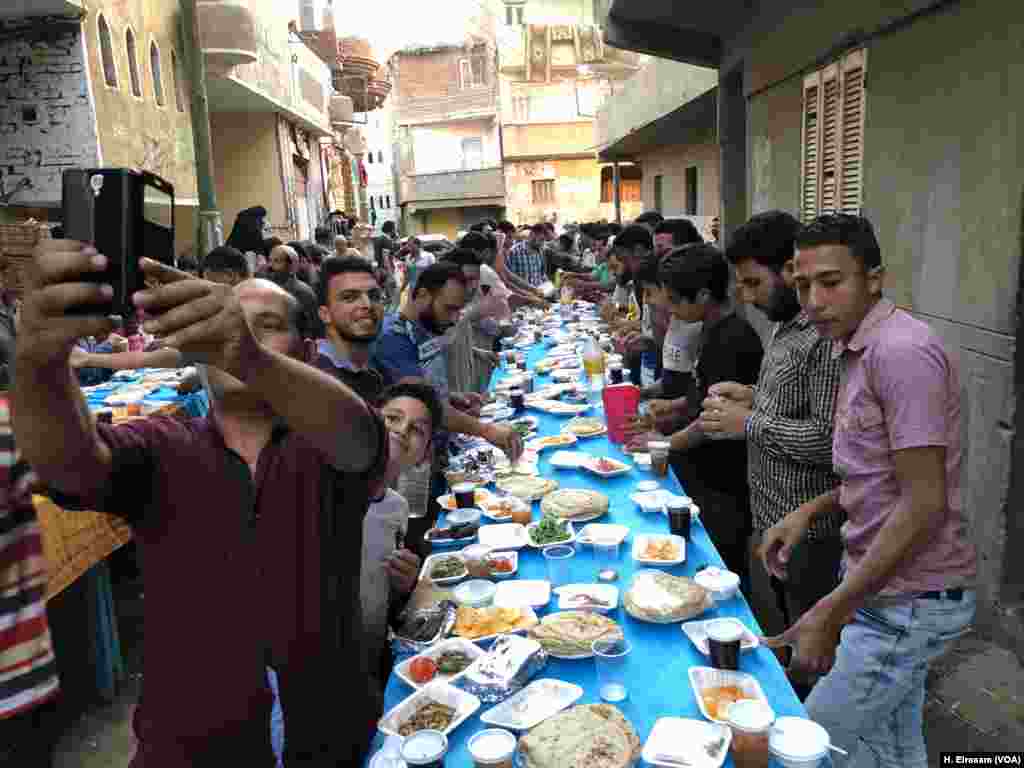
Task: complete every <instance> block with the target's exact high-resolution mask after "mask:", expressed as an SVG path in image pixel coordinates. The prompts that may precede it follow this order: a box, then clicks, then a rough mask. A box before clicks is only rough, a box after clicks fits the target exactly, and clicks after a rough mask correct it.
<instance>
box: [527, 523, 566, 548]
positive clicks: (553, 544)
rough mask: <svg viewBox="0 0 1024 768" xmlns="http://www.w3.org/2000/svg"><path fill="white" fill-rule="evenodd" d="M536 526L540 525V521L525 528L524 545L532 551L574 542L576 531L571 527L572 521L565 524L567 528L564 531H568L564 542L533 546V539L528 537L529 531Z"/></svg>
mask: <svg viewBox="0 0 1024 768" xmlns="http://www.w3.org/2000/svg"><path fill="white" fill-rule="evenodd" d="M538 525H540V521H539V520H535V521H534V522H532V523H530V524H529V525H528V526H526V542H527V544H526V545H527V546H528V547H532V548H533V549H547V548H548V547H557V546H561V545H563V544H572V543H573V542H574V541H576V529H575V528H574V527H573V524H572V521H568V523H567V526H568V527H567V529H566V530H568V531H569V538H568V539H565V540H564V541H552V542H550V543H548V544H534V543H533V538H532V537H531V536H530V531H532V530H533V529H534V528H536V527H537V526H538Z"/></svg>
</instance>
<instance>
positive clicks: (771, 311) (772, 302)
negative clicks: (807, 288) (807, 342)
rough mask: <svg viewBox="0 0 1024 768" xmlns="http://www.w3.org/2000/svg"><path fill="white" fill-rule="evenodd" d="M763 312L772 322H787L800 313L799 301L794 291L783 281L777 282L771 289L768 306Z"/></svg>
mask: <svg viewBox="0 0 1024 768" xmlns="http://www.w3.org/2000/svg"><path fill="white" fill-rule="evenodd" d="M764 313H765V314H766V315H768V319H769V320H771V321H772V322H773V323H787V322H789V321H790V320H792V319H793V318H794V317H796V316H797V315H798V314H800V301H799V300H798V299H797V297H796V291H795V290H793V289H792V288H790V287H789V286H787V285H786V284H785V283H779V284H778V285H777V286H775V289H774V290H773V291H772V295H771V298H770V299H769V303H768V306H767V307H765V309H764Z"/></svg>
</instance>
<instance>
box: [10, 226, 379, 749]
mask: <svg viewBox="0 0 1024 768" xmlns="http://www.w3.org/2000/svg"><path fill="white" fill-rule="evenodd" d="M105 263H106V260H105V258H104V257H103V256H101V255H100V254H97V253H96V251H95V249H93V248H91V247H86V246H83V245H82V244H80V243H77V242H74V241H68V240H53V241H48V242H47V243H46V244H45V245H43V246H41V247H40V249H39V251H38V252H37V254H36V258H35V269H34V270H33V277H32V283H33V284H32V285H31V286H30V290H29V291H28V299H27V300H26V305H25V313H24V318H23V324H22V334H21V335H20V337H19V339H18V346H17V352H16V361H17V365H16V381H15V387H14V390H15V392H16V396H15V403H14V405H15V408H14V427H15V433H16V435H17V438H18V441H19V444H20V445H21V447H22V450H23V453H24V456H25V458H26V459H27V460H28V461H29V462H30V463H31V464H32V466H33V467H34V468H35V469H36V471H37V472H38V474H39V476H40V478H41V479H42V481H43V482H44V483H46V484H47V485H48V486H49V487H50V488H51V489H53V491H54V492H55V494H56V498H58V499H60V502H61V503H62V504H63V505H65V506H68V505H74V506H77V507H79V508H89V509H97V510H102V511H106V512H110V513H113V514H117V515H120V516H122V517H124V518H126V519H127V520H129V521H130V522H131V524H132V526H133V531H134V534H135V537H136V540H137V541H138V542H139V545H140V547H141V549H142V551H143V553H144V573H143V577H144V580H145V582H144V583H145V589H146V606H145V610H146V615H145V646H144V649H143V655H144V659H145V668H144V678H145V688H144V691H143V693H142V696H141V699H140V702H139V706H138V708H137V710H136V713H135V721H134V728H135V733H136V737H137V738H138V742H139V745H138V751H137V754H136V756H135V758H134V759H133V762H132V765H133V766H134V768H141V767H142V766H145V768H154V767H156V768H186V766H188V767H189V768H206V766H210V768H213V766H217V768H220V766H224V765H245V766H267V767H268V768H269V766H272V765H273V764H274V756H273V753H272V751H271V748H270V728H269V722H270V708H271V701H272V699H271V694H270V691H269V689H268V688H267V683H266V667H267V665H268V664H269V665H270V666H272V667H273V668H274V669H275V670H276V671H277V673H278V677H279V681H280V694H281V702H282V708H283V710H284V716H285V728H286V731H287V733H288V744H287V748H286V750H287V751H286V753H285V765H288V766H297V765H316V766H321V765H323V766H326V765H331V766H333V765H352V764H356V763H357V762H358V761H361V760H362V758H363V754H364V752H365V751H366V748H367V746H368V744H369V740H370V738H371V736H372V733H373V723H374V721H375V718H376V715H377V713H378V712H379V711H380V705H379V702H378V701H376V699H375V696H374V693H373V692H372V691H371V690H370V686H369V679H368V676H367V674H366V664H365V653H364V651H363V648H362V619H361V613H360V603H359V569H360V562H361V553H362V526H363V517H364V515H365V514H366V510H367V506H368V499H369V497H370V495H371V490H372V492H374V493H375V492H376V491H377V489H376V488H373V489H371V484H372V481H371V478H373V477H377V476H380V475H382V474H383V470H384V467H385V466H386V464H387V446H388V440H387V439H386V437H385V434H386V433H385V430H384V426H383V423H382V422H381V421H380V419H379V417H378V416H377V415H376V414H375V413H374V412H373V411H372V410H371V409H370V408H369V406H367V405H366V404H365V402H364V401H363V400H362V398H360V397H359V396H358V395H357V394H355V393H354V392H352V390H350V389H349V388H348V387H346V386H345V385H344V384H342V383H341V382H339V381H337V380H336V379H334V378H332V377H330V376H328V375H326V374H323V373H321V372H320V371H318V370H316V369H315V368H313V367H312V366H309V365H306V364H305V362H304V361H306V360H308V359H309V358H310V355H311V353H312V345H311V343H310V342H309V341H308V339H307V333H306V329H305V328H304V318H305V313H304V312H303V311H302V307H301V306H300V305H299V304H298V303H297V302H296V300H295V299H294V298H293V297H291V296H290V295H289V294H288V293H287V292H286V291H284V289H282V288H280V287H278V286H276V285H274V284H273V283H270V282H268V281H264V280H248V281H245V282H243V283H241V284H240V285H238V286H237V287H235V288H232V287H230V286H224V285H218V284H214V283H211V282H207V281H204V280H197V279H193V278H188V276H187V275H184V274H183V273H180V272H177V271H176V270H173V269H170V268H168V267H164V266H162V265H160V264H158V263H156V262H153V261H151V260H148V259H144V260H142V262H141V264H142V267H143V269H144V271H145V272H146V275H147V278H149V279H151V280H155V281H156V287H153V288H149V289H147V290H145V291H142V292H140V293H137V294H136V295H135V297H134V301H135V304H136V305H137V306H139V307H140V308H143V309H145V311H146V312H147V314H148V316H149V317H150V318H151V319H150V320H148V321H147V323H146V330H147V331H149V332H150V333H154V334H156V335H158V336H160V337H161V338H163V339H164V342H165V344H166V345H167V346H169V347H172V348H174V349H177V350H179V351H180V352H181V354H182V356H183V358H184V359H185V360H186V361H189V362H196V363H202V364H206V365H207V366H209V367H210V368H209V385H210V392H211V401H212V411H211V415H210V416H209V417H207V418H203V419H193V420H190V421H178V420H174V419H169V418H162V417H151V418H147V419H139V420H135V421H132V422H129V423H125V424H121V425H117V426H114V427H109V426H106V425H97V424H95V423H94V420H93V419H92V417H91V415H90V414H89V411H88V410H87V407H86V405H85V401H84V398H83V397H82V394H81V391H80V390H79V388H78V385H77V383H76V382H75V380H74V377H73V376H72V374H71V371H70V369H69V366H68V357H69V354H70V350H71V347H72V345H73V344H74V340H75V339H77V338H80V337H82V336H89V335H100V334H102V333H104V332H109V330H110V329H111V328H112V326H113V323H112V322H111V321H110V320H109V319H108V318H105V317H103V316H101V315H99V314H93V315H89V314H84V315H83V314H71V313H69V312H68V308H69V307H80V306H83V305H88V304H90V303H92V304H95V303H99V302H101V301H103V300H104V299H105V298H107V297H109V295H110V290H109V286H102V285H99V284H96V283H90V282H84V281H83V278H84V277H85V276H87V275H89V274H90V273H92V272H96V271H100V270H102V269H103V267H104V265H105ZM150 284H153V283H150ZM325 695H326V696H335V695H337V696H339V697H343V701H344V708H345V714H344V716H343V717H342V716H340V715H339V710H338V709H336V708H335V707H333V706H324V704H323V702H324V698H325Z"/></svg>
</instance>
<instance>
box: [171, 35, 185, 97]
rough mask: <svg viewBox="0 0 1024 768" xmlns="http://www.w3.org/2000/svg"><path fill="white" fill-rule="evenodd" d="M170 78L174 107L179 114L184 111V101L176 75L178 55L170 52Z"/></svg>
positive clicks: (179, 79)
mask: <svg viewBox="0 0 1024 768" xmlns="http://www.w3.org/2000/svg"><path fill="white" fill-rule="evenodd" d="M171 77H173V78H174V106H175V107H176V108H177V109H178V111H179V112H184V111H185V99H184V97H182V95H181V77H180V76H179V73H178V55H177V54H176V53H175V52H174V51H173V50H172V51H171Z"/></svg>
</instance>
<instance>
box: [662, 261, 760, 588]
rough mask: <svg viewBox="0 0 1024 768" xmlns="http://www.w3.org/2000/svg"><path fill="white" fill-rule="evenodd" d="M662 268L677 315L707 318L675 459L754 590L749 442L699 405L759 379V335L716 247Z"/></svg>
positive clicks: (713, 531)
mask: <svg viewBox="0 0 1024 768" xmlns="http://www.w3.org/2000/svg"><path fill="white" fill-rule="evenodd" d="M658 273H659V275H660V277H661V283H662V285H663V286H664V295H665V299H666V300H667V302H668V308H669V311H670V312H671V313H672V315H673V316H674V317H676V318H678V319H679V320H681V321H682V322H684V323H702V326H701V334H700V338H699V341H698V345H697V352H696V355H695V358H696V359H695V361H694V365H693V376H692V377H691V380H690V383H689V392H688V393H687V398H686V403H687V405H686V414H685V421H684V425H685V426H683V427H682V428H680V429H678V431H676V432H675V433H673V435H672V437H671V438H670V440H671V456H670V458H671V461H672V467H673V469H674V470H675V472H676V476H677V478H678V479H679V482H680V483H682V486H683V489H684V490H685V491H686V492H687V493H688V494H689V495H690V497H691V498H692V499H693V500H694V501H696V502H697V504H698V505H700V508H701V509H702V510H707V514H706V515H705V516H704V517H703V521H704V526H705V528H707V531H708V534H709V535H710V536H711V539H712V541H714V543H715V546H716V547H717V548H718V551H719V553H720V554H721V555H722V559H723V560H724V561H725V564H726V566H727V567H728V568H729V570H731V571H733V572H735V573H736V574H738V575H739V577H740V586H741V588H742V589H743V591H744V592H748V591H749V578H748V576H749V568H748V567H747V541H748V539H749V536H750V529H751V519H750V491H749V488H748V486H747V446H746V445H745V444H744V443H743V442H742V441H739V440H728V439H726V440H720V439H715V438H713V437H710V436H708V435H707V434H705V433H704V431H703V429H702V427H701V423H700V419H699V416H700V411H701V403H702V402H703V401H704V399H705V398H706V397H707V394H708V389H709V388H710V387H712V386H713V385H715V384H718V383H719V382H723V381H736V382H739V383H741V384H748V385H750V384H753V383H754V382H756V381H757V375H758V372H759V371H760V369H761V357H762V355H763V348H762V346H761V339H760V338H759V337H758V335H757V333H756V332H755V331H754V329H753V328H752V327H751V326H750V323H748V322H747V321H746V320H745V319H744V318H742V317H741V316H740V315H738V314H736V312H735V306H734V304H733V302H732V300H731V298H730V296H729V265H728V264H727V263H726V261H725V257H724V256H723V255H722V253H721V251H719V250H718V249H717V248H716V247H715V246H713V245H707V244H695V245H688V246H683V247H682V248H677V249H676V250H674V251H672V252H671V253H669V254H668V255H667V256H665V257H664V258H663V259H662V260H661V262H660V263H659V267H658Z"/></svg>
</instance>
